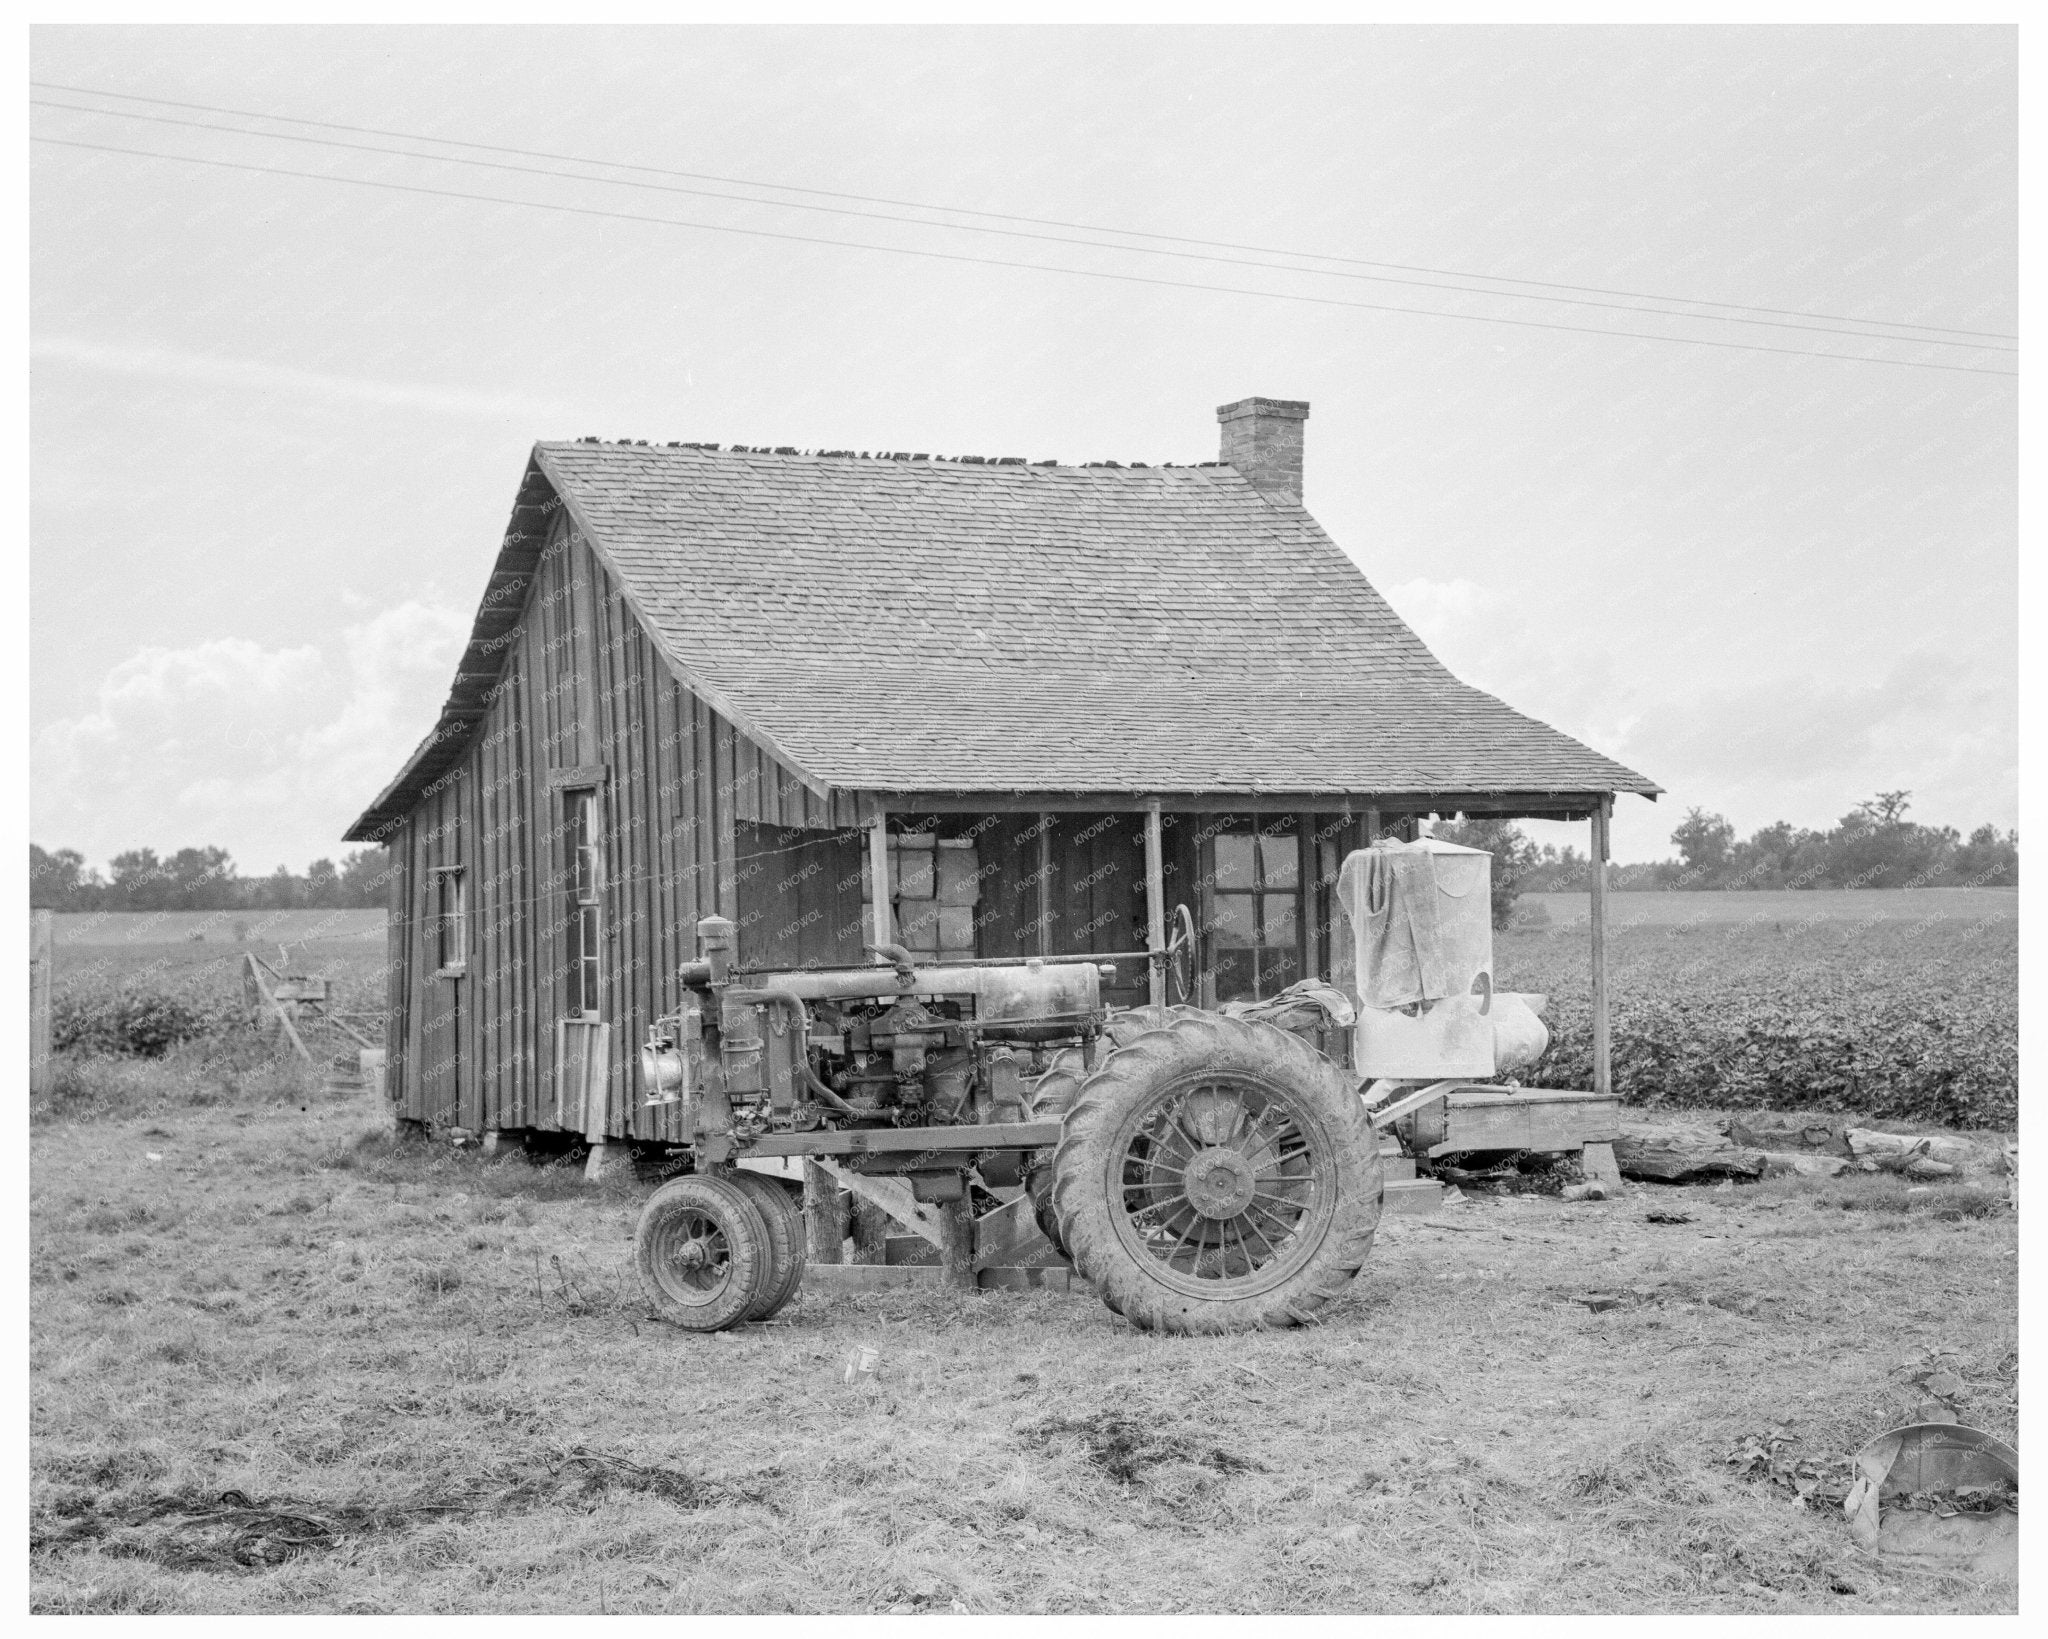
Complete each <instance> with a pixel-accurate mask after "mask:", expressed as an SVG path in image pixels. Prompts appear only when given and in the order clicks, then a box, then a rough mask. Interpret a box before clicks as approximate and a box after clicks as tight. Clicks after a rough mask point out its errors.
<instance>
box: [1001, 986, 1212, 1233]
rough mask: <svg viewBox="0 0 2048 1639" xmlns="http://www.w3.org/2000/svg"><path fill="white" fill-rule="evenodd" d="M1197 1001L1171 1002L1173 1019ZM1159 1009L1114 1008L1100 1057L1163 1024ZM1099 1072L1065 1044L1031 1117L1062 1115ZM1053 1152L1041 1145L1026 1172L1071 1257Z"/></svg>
mask: <svg viewBox="0 0 2048 1639" xmlns="http://www.w3.org/2000/svg"><path fill="white" fill-rule="evenodd" d="M1200 1011H1201V1010H1200V1009H1199V1008H1194V1007H1169V1008H1168V1009H1167V1010H1166V1017H1167V1019H1168V1020H1169V1021H1171V1020H1173V1019H1177V1018H1181V1017H1183V1016H1185V1015H1187V1014H1192V1013H1199V1012H1200ZM1160 1023H1161V1021H1160V1018H1159V1009H1158V1008H1156V1007H1140V1008H1133V1009H1132V1010H1131V1011H1129V1012H1127V1013H1112V1014H1110V1016H1109V1022H1108V1023H1107V1024H1105V1025H1104V1026H1103V1029H1102V1036H1103V1039H1102V1040H1101V1041H1098V1043H1097V1045H1096V1049H1095V1051H1096V1063H1097V1064H1100V1063H1101V1062H1102V1058H1101V1055H1102V1054H1104V1053H1106V1052H1109V1051H1111V1050H1113V1049H1115V1048H1118V1047H1126V1046H1129V1045H1130V1043H1132V1042H1134V1041H1136V1040H1137V1039H1138V1038H1139V1037H1140V1036H1142V1035H1143V1034H1144V1033H1145V1032H1146V1031H1147V1030H1157V1029H1159V1028H1160ZM1093 1073H1094V1072H1093V1071H1091V1070H1090V1069H1089V1068H1088V1067H1087V1065H1086V1064H1084V1063H1083V1062H1082V1060H1081V1049H1080V1048H1078V1047H1063V1048H1061V1049H1060V1050H1059V1051H1058V1052H1057V1053H1055V1054H1054V1055H1053V1059H1052V1063H1051V1064H1050V1065H1049V1066H1048V1067H1047V1068H1046V1072H1045V1074H1044V1075H1042V1076H1040V1077H1039V1078H1038V1079H1037V1080H1036V1081H1034V1082H1033V1083H1032V1084H1031V1109H1030V1113H1029V1115H1028V1116H1027V1118H1026V1119H1028V1120H1031V1121H1058V1120H1060V1119H1062V1118H1063V1117H1064V1116H1065V1115H1066V1113H1067V1111H1068V1109H1069V1108H1070V1107H1071V1106H1072V1105H1073V1102H1074V1095H1075V1094H1076V1093H1078V1092H1079V1091H1080V1090H1081V1083H1082V1082H1084V1081H1086V1080H1087V1079H1088V1077H1089V1076H1090V1075H1092V1074H1093ZM1052 1154H1053V1152H1052V1151H1051V1150H1049V1149H1046V1150H1040V1151H1039V1152H1038V1153H1037V1154H1036V1155H1034V1156H1033V1157H1032V1158H1031V1168H1030V1171H1028V1172H1027V1173H1026V1174H1025V1175H1024V1187H1025V1189H1026V1190H1027V1191H1028V1192H1029V1194H1030V1196H1031V1215H1032V1217H1034V1218H1035V1219H1037V1220H1038V1232H1039V1234H1041V1235H1043V1236H1044V1237H1045V1238H1046V1239H1047V1240H1048V1241H1050V1242H1052V1249H1053V1250H1054V1251H1055V1252H1057V1253H1058V1254H1059V1255H1060V1256H1061V1257H1063V1258H1065V1259H1066V1260H1067V1261H1068V1262H1069V1263H1072V1262H1073V1261H1074V1259H1073V1255H1072V1254H1071V1253H1070V1252H1068V1251H1067V1243H1066V1242H1065V1241H1063V1240H1062V1239H1061V1238H1060V1225H1059V1218H1058V1216H1057V1215H1056V1214H1055V1213H1054V1212H1053V1209H1052Z"/></svg>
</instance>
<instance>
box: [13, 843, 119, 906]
mask: <svg viewBox="0 0 2048 1639" xmlns="http://www.w3.org/2000/svg"><path fill="white" fill-rule="evenodd" d="M100 886H101V884H100V880H99V874H98V873H97V872H94V873H92V874H91V875H90V876H88V875H87V874H86V870H85V855H83V854H81V853H80V852H79V851H78V850H77V849H76V848H59V849H58V850H57V851H56V852H55V853H54V854H52V853H46V852H45V851H44V850H43V849H41V848H38V847H37V846H36V845H35V844H34V843H33V842H31V843H30V844H29V845H28V902H29V905H30V906H31V907H32V908H33V909H35V910H39V911H41V910H51V911H76V910H86V909H88V908H90V907H89V906H88V905H87V904H85V903H83V901H86V900H88V899H89V898H90V897H91V895H92V894H93V893H94V892H95V891H97V890H98V889H99V887H100Z"/></svg>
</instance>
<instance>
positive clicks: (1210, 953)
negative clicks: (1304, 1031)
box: [1201, 814, 1318, 1008]
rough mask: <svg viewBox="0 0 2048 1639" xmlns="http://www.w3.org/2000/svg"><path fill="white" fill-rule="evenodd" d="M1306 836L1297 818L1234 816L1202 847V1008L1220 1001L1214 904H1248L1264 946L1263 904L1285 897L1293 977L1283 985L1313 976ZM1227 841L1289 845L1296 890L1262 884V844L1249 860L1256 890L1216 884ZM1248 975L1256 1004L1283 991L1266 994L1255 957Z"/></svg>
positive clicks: (1274, 948) (1312, 888) (1312, 894)
mask: <svg viewBox="0 0 2048 1639" xmlns="http://www.w3.org/2000/svg"><path fill="white" fill-rule="evenodd" d="M1221 818H1222V816H1218V819H1219V820H1221ZM1283 825H1284V826H1285V827H1286V831H1285V832H1282V833H1280V834H1278V835H1276V834H1275V832H1276V829H1277V827H1279V826H1283ZM1307 835H1308V833H1307V832H1306V831H1304V830H1303V828H1302V823H1301V816H1300V815H1298V814H1286V815H1269V814H1250V815H1244V816H1234V817H1232V818H1231V819H1230V820H1229V822H1228V823H1221V824H1219V825H1218V827H1217V829H1216V830H1215V832H1214V833H1213V834H1212V835H1211V836H1210V837H1209V838H1207V839H1206V840H1205V841H1204V842H1203V844H1202V849H1203V853H1204V855H1205V857H1204V859H1203V860H1202V886H1203V893H1202V900H1203V904H1202V922H1203V932H1204V933H1205V934H1206V936H1207V938H1206V940H1205V943H1206V945H1207V947H1208V948H1207V952H1206V955H1207V960H1206V961H1205V962H1204V964H1203V975H1202V987H1201V988H1202V1005H1203V1006H1204V1007H1207V1008H1214V1007H1216V1006H1218V1005H1220V1004H1221V1002H1222V1001H1223V1000H1224V998H1223V995H1222V992H1221V990H1220V989H1219V987H1218V985H1217V982H1216V980H1217V974H1218V972H1219V971H1220V970H1221V967H1222V960H1221V957H1222V951H1223V949H1224V946H1223V945H1222V942H1221V940H1220V938H1219V925H1218V917H1217V905H1216V902H1217V901H1218V900H1219V899H1248V900H1250V901H1251V902H1252V915H1253V925H1254V927H1255V928H1256V929H1257V936H1258V937H1259V938H1260V939H1261V941H1263V938H1264V932H1265V901H1266V900H1268V899H1279V898H1283V897H1284V898H1290V899H1292V900H1293V902H1294V942H1293V947H1292V949H1293V955H1294V968H1295V973H1294V978H1292V979H1290V980H1288V981H1287V983H1288V984H1293V983H1296V982H1298V981H1299V980H1302V979H1306V978H1312V977H1315V976H1317V972H1318V963H1317V953H1316V949H1315V945H1316V934H1315V926H1314V918H1315V916H1316V914H1317V899H1318V895H1317V886H1318V884H1317V883H1316V881H1315V877H1314V874H1313V873H1314V869H1315V867H1314V864H1313V863H1312V861H1311V858H1310V857H1309V856H1310V853H1311V850H1310V848H1309V847H1308V845H1307V843H1306V840H1305V839H1306V837H1307ZM1225 837H1257V838H1261V839H1263V841H1270V842H1284V843H1286V844H1291V845H1292V848H1293V851H1294V885H1293V886H1292V887H1291V888H1290V887H1271V888H1269V887H1266V886H1264V885H1263V884H1264V877H1265V871H1264V868H1263V864H1262V863H1261V862H1262V861H1263V859H1264V856H1265V852H1266V849H1265V847H1264V846H1263V842H1262V844H1261V845H1260V846H1258V847H1256V848H1255V849H1254V850H1253V855H1252V857H1253V861H1254V865H1253V878H1252V880H1253V883H1254V886H1252V887H1250V888H1226V887H1223V886H1221V885H1220V884H1219V882H1218V881H1217V869H1216V845H1217V843H1219V842H1221V841H1222V840H1223V839H1224V838H1225ZM1233 948H1237V949H1249V950H1252V951H1254V952H1261V951H1271V952H1278V951H1282V950H1286V949H1287V948H1288V947H1287V946H1285V945H1277V944H1276V945H1269V944H1265V943H1263V942H1261V943H1259V944H1257V945H1252V946H1239V947H1233ZM1252 972H1253V990H1254V992H1255V993H1256V999H1258V1000H1260V1001H1267V1000H1270V999H1271V997H1272V996H1277V995H1278V994H1279V993H1280V992H1281V991H1282V990H1284V989H1286V988H1287V986H1286V985H1278V986H1276V987H1274V989H1273V990H1272V991H1271V992H1270V993H1268V992H1266V990H1265V983H1264V980H1265V975H1264V972H1263V964H1262V963H1261V961H1260V959H1259V957H1258V956H1257V955H1256V954H1255V955H1254V956H1253V959H1252ZM1237 999H1242V998H1237Z"/></svg>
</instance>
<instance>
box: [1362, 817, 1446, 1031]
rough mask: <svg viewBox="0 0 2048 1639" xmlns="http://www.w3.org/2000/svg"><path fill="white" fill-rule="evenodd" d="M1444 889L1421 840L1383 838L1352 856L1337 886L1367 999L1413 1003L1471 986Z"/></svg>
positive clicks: (1375, 1003) (1388, 1005) (1380, 1004)
mask: <svg viewBox="0 0 2048 1639" xmlns="http://www.w3.org/2000/svg"><path fill="white" fill-rule="evenodd" d="M1437 893H1438V888H1437V880H1436V862H1435V858H1434V856H1433V854H1432V852H1431V850H1430V849H1429V848H1428V847H1426V846H1424V845H1423V844H1421V843H1402V842H1394V841H1391V840H1389V839H1386V838H1382V839H1381V840H1380V841H1378V842H1376V843H1374V844H1373V845H1372V847H1370V848H1366V849H1362V850H1361V851H1360V852H1358V853H1355V854H1352V855H1351V856H1350V857H1349V858H1348V859H1346V860H1345V861H1344V869H1343V871H1342V873H1341V874H1340V875H1339V877H1338V879H1337V894H1338V897H1339V898H1340V899H1341V900H1342V901H1343V904H1344V913H1345V915H1347V916H1349V917H1350V918H1351V926H1352V928H1353V930H1354V932H1355V934H1356V937H1357V941H1358V975H1357V984H1358V993H1359V995H1360V997H1361V998H1363V1000H1364V1002H1365V1005H1366V1006H1367V1007H1377V1008H1382V1009H1392V1008H1397V1007H1413V1006H1415V1005H1416V1004H1417V1003H1422V1002H1433V1001H1437V1000H1439V999H1440V998H1442V997H1445V996H1451V995H1455V994H1457V993H1458V992H1459V991H1461V990H1463V989H1464V988H1465V987H1464V986H1463V985H1460V984H1459V983H1458V982H1457V980H1456V979H1455V978H1454V977H1453V975H1452V973H1451V964H1450V962H1449V960H1448V959H1447V957H1446V954H1445V949H1444V938H1443V930H1442V928H1441V927H1440V925H1439V923H1438V920H1437Z"/></svg>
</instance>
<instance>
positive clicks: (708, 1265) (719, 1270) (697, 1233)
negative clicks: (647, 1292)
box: [653, 1207, 732, 1308]
mask: <svg viewBox="0 0 2048 1639" xmlns="http://www.w3.org/2000/svg"><path fill="white" fill-rule="evenodd" d="M653 1251H654V1257H653V1272H654V1278H655V1279H656V1280H657V1281H659V1282H660V1283H661V1289H662V1291H663V1292H665V1293H666V1294H667V1295H668V1296H669V1297H670V1298H672V1299H673V1300H674V1301H675V1302H677V1303H682V1304H688V1305H689V1306H690V1307H692V1308H710V1307H712V1306H713V1305H715V1304H717V1303H718V1302H719V1300H720V1299H722V1298H723V1297H724V1296H725V1293H726V1289H727V1287H728V1286H729V1285H730V1284H731V1282H732V1243H731V1241H730V1240H729V1239H728V1238H727V1235H726V1228H725V1225H724V1224H723V1223H722V1222H721V1221H720V1220H719V1219H718V1218H717V1217H715V1216H714V1215H713V1214H711V1213H709V1212H705V1211H702V1210H701V1209H699V1208H696V1207H685V1208H684V1209H682V1210H681V1211H679V1212H671V1213H669V1214H668V1215H667V1216H666V1217H664V1218H663V1219H662V1221H661V1223H660V1224H659V1225H658V1226H657V1227H656V1229H655V1232H654V1248H653Z"/></svg>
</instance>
